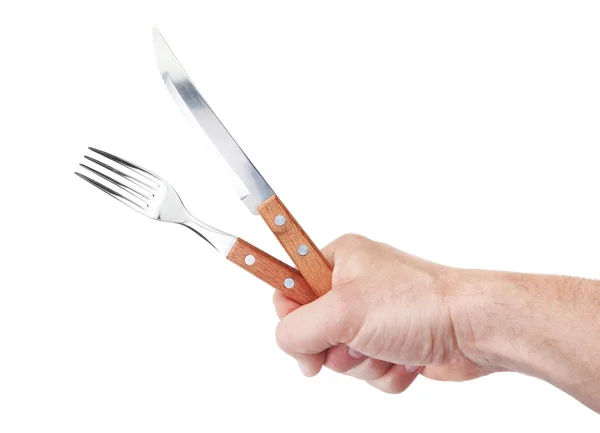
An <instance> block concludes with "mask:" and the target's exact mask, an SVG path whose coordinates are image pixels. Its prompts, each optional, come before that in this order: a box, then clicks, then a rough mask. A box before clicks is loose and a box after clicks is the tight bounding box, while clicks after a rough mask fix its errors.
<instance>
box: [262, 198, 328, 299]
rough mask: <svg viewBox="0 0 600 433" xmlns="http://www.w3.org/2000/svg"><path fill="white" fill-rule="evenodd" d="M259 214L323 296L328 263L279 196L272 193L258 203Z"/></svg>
mask: <svg viewBox="0 0 600 433" xmlns="http://www.w3.org/2000/svg"><path fill="white" fill-rule="evenodd" d="M258 213H260V215H261V216H262V217H263V219H264V220H265V222H266V223H267V225H268V226H269V228H270V229H271V231H272V232H273V234H274V235H275V236H276V237H277V239H278V240H279V242H280V243H281V245H282V246H283V248H284V249H285V251H286V252H287V253H288V256H290V258H291V259H292V261H293V262H294V264H295V265H296V267H297V268H298V270H299V271H300V272H301V273H302V276H304V278H305V279H306V281H307V282H308V284H309V285H310V287H312V290H313V292H314V294H315V295H317V296H323V295H324V294H325V293H327V292H328V291H329V290H331V274H332V271H331V265H330V264H329V262H328V261H327V259H326V258H325V256H324V255H323V253H321V250H320V249H318V248H317V247H316V246H315V244H314V243H313V241H311V240H310V238H309V237H308V235H307V234H306V232H305V231H304V230H303V229H302V227H300V224H298V221H296V219H295V218H294V217H293V216H292V214H291V213H290V211H288V210H287V208H286V207H285V206H284V205H283V203H282V202H281V200H280V199H279V197H277V195H273V196H271V197H269V198H268V199H267V200H265V201H264V202H263V203H261V204H260V205H259V206H258Z"/></svg>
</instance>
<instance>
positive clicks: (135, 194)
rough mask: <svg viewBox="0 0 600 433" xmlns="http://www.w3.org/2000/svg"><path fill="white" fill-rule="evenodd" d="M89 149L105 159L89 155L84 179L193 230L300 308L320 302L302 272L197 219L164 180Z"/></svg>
mask: <svg viewBox="0 0 600 433" xmlns="http://www.w3.org/2000/svg"><path fill="white" fill-rule="evenodd" d="M88 149H89V150H90V151H92V152H94V153H95V154H97V155H98V156H99V157H102V158H101V159H102V160H101V159H98V157H91V156H87V155H84V158H85V159H86V160H87V161H89V162H87V163H86V164H79V165H80V166H81V167H82V168H83V169H85V170H86V173H88V174H90V175H91V177H90V176H86V175H85V174H81V173H79V172H75V174H76V175H77V176H79V177H80V178H82V179H83V180H85V181H87V182H89V183H90V184H92V185H94V186H95V187H97V188H99V189H100V190H102V191H104V192H105V193H107V194H108V195H110V196H111V197H113V198H115V199H117V200H119V201H120V202H121V203H123V204H125V205H127V206H129V207H130V208H132V209H134V210H136V211H138V212H139V213H141V214H144V215H146V216H148V217H150V218H153V219H155V220H157V221H164V222H170V223H176V224H180V225H183V226H185V227H187V228H189V229H191V230H192V231H193V232H194V233H196V234H197V235H199V236H200V237H202V238H203V239H204V240H205V241H206V242H208V243H209V244H210V245H211V246H212V247H213V248H215V249H216V250H217V251H218V252H220V253H221V254H222V255H223V256H225V257H226V258H227V259H228V260H229V261H231V262H233V263H235V264H236V265H238V266H240V267H241V268H242V269H244V270H246V271H248V272H250V273H251V274H253V275H254V276H256V277H258V278H260V279H261V280H262V281H264V282H266V283H268V284H270V285H271V286H273V287H274V288H275V289H277V290H279V291H281V292H282V293H283V294H284V295H286V296H287V297H288V298H290V299H292V300H294V301H296V302H298V303H300V304H306V303H309V302H311V301H313V300H315V299H316V295H315V294H314V293H313V291H312V289H311V288H310V286H309V285H308V283H307V282H306V281H305V280H304V278H303V277H302V275H301V274H300V272H299V271H298V270H297V269H295V268H292V267H291V266H289V265H287V264H285V263H283V262H282V261H280V260H278V259H276V258H275V257H272V256H271V255H269V254H267V253H266V252H264V251H262V250H261V249H259V248H258V247H255V246H254V245H252V244H250V243H248V242H246V241H244V240H243V239H241V238H238V237H236V236H233V235H230V234H229V233H225V232H223V231H221V230H218V229H216V228H214V227H211V226H209V225H207V224H205V223H203V222H202V221H199V220H197V219H196V218H194V217H193V216H192V215H191V214H190V213H189V212H188V210H187V209H186V208H185V206H184V205H183V202H182V201H181V198H180V197H179V195H178V194H177V192H176V191H175V189H173V187H172V186H171V185H169V183H168V182H167V181H166V180H164V179H163V178H161V177H160V176H158V175H156V174H154V173H152V172H151V171H149V170H146V169H145V168H142V167H140V166H139V165H136V164H134V163H132V162H129V161H126V160H125V159H122V158H119V157H118V156H115V155H112V154H110V153H108V152H105V151H103V150H99V149H95V148H93V147H89V148H88ZM95 156H96V155H95Z"/></svg>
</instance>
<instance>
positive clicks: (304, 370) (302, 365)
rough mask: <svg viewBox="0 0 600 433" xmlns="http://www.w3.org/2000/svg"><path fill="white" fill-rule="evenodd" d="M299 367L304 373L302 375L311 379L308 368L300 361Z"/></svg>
mask: <svg viewBox="0 0 600 433" xmlns="http://www.w3.org/2000/svg"><path fill="white" fill-rule="evenodd" d="M298 365H299V366H300V371H301V372H302V374H303V375H305V376H306V377H309V374H308V368H306V367H305V366H304V364H302V363H301V362H300V361H298Z"/></svg>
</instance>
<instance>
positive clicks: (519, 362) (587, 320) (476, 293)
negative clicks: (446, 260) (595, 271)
mask: <svg viewBox="0 0 600 433" xmlns="http://www.w3.org/2000/svg"><path fill="white" fill-rule="evenodd" d="M456 281H457V284H456V290H455V291H454V293H452V294H451V295H450V296H449V299H448V305H449V307H450V310H451V314H452V317H453V320H454V321H455V332H456V337H457V340H458V343H459V347H460V348H461V349H462V350H463V352H464V354H465V355H466V356H467V357H469V358H470V359H471V360H472V361H474V362H476V363H477V364H479V365H481V366H482V367H483V368H487V369H490V370H491V371H498V370H510V371H517V372H520V373H524V374H528V375H531V376H535V377H538V378H540V379H543V380H546V381H547V382H550V383H552V384H554V385H555V386H557V387H559V388H561V389H563V390H564V391H566V392H567V393H569V394H571V395H573V396H574V397H575V398H577V399H579V400H580V401H582V402H583V403H585V404H586V405H588V406H589V407H591V408H592V409H594V410H596V411H598V412H600V282H598V281H593V280H585V279H580V278H572V277H562V276H548V275H528V274H517V273H506V272H492V271H476V270H460V271H457V277H456Z"/></svg>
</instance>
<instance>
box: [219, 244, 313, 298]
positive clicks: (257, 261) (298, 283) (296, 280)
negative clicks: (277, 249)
mask: <svg viewBox="0 0 600 433" xmlns="http://www.w3.org/2000/svg"><path fill="white" fill-rule="evenodd" d="M227 259H228V260H229V261H231V262H233V263H235V264H236V265H238V266H239V267H241V268H242V269H244V270H245V271H247V272H250V273H251V274H252V275H254V276H256V277H258V278H260V279H261V280H263V281H264V282H265V283H267V284H270V285H271V286H273V287H274V288H275V289H277V290H279V291H280V292H281V293H283V294H284V295H285V296H287V297H288V298H290V299H292V300H293V301H296V302H298V303H299V304H308V303H309V302H312V301H314V300H315V299H316V298H317V296H316V295H315V294H314V292H313V291H312V289H311V288H310V286H309V285H308V283H307V282H306V280H305V279H304V277H303V276H302V274H301V273H300V272H299V271H298V270H297V269H294V268H292V267H291V266H289V265H286V264H285V263H283V262H282V261H280V260H278V259H276V258H275V257H273V256H271V255H269V254H267V253H265V252H264V251H262V250H261V249H259V248H257V247H255V246H254V245H252V244H250V243H248V242H246V241H245V240H243V239H241V238H238V239H237V240H236V241H235V244H234V245H233V247H232V248H231V251H230V252H229V254H228V255H227Z"/></svg>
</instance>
